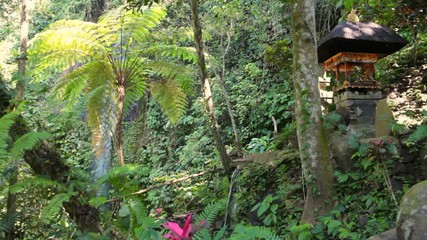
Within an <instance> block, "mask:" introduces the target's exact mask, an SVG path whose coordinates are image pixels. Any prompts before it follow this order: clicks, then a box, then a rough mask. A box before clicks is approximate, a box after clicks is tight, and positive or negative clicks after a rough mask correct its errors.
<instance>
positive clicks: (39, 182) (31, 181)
mask: <svg viewBox="0 0 427 240" xmlns="http://www.w3.org/2000/svg"><path fill="white" fill-rule="evenodd" d="M35 186H36V187H41V188H47V187H49V188H56V189H59V190H61V189H64V186H63V185H62V184H60V183H58V182H57V181H53V180H50V179H47V178H42V177H35V178H27V179H23V180H20V181H19V182H18V183H16V184H14V185H12V186H10V187H9V191H10V192H12V193H19V192H21V191H23V190H25V189H28V188H33V187H35Z"/></svg>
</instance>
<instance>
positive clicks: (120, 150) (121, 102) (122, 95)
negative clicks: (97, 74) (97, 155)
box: [116, 83, 125, 166]
mask: <svg viewBox="0 0 427 240" xmlns="http://www.w3.org/2000/svg"><path fill="white" fill-rule="evenodd" d="M118 94H119V100H118V104H117V111H118V115H119V116H118V119H117V127H116V137H117V139H116V140H117V157H118V158H119V166H123V165H125V159H124V157H123V139H122V137H123V128H122V124H123V107H124V105H125V87H124V85H123V84H120V83H119V87H118Z"/></svg>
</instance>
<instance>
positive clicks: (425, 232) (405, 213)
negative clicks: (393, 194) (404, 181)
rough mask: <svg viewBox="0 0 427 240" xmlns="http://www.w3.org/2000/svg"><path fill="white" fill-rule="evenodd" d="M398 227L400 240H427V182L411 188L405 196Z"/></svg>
mask: <svg viewBox="0 0 427 240" xmlns="http://www.w3.org/2000/svg"><path fill="white" fill-rule="evenodd" d="M396 225H397V226H396V233H397V239H398V240H425V239H427V228H426V226H427V181H423V182H420V183H418V184H416V185H415V186H413V187H411V188H410V189H409V190H408V192H407V193H406V194H405V195H404V196H403V198H402V202H401V204H400V209H399V213H398V214H397V224H396Z"/></svg>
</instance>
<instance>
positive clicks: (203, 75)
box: [191, 0, 231, 176]
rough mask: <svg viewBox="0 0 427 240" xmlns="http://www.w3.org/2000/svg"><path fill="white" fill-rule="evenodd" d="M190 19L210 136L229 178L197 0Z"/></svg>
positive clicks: (227, 159) (227, 158)
mask: <svg viewBox="0 0 427 240" xmlns="http://www.w3.org/2000/svg"><path fill="white" fill-rule="evenodd" d="M191 19H192V23H193V32H194V44H195V46H196V51H197V55H198V57H199V60H198V63H199V74H200V80H201V83H202V88H203V97H204V100H205V105H206V108H207V110H208V113H209V119H210V125H211V129H212V134H213V137H214V140H215V145H216V149H217V150H218V152H219V155H220V158H221V163H222V166H223V167H224V170H225V172H226V174H227V175H228V176H231V161H230V158H229V157H228V155H227V151H226V149H225V146H224V142H223V140H222V134H221V131H220V127H219V124H218V121H217V120H216V117H215V113H214V103H213V99H212V92H211V86H210V83H209V78H208V72H207V70H206V61H205V55H204V53H203V35H202V27H201V25H200V21H199V13H198V0H191Z"/></svg>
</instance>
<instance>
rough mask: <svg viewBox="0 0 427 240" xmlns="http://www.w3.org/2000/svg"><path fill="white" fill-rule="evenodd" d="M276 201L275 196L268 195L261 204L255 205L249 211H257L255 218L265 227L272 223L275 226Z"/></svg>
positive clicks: (277, 206)
mask: <svg viewBox="0 0 427 240" xmlns="http://www.w3.org/2000/svg"><path fill="white" fill-rule="evenodd" d="M276 200H278V197H277V196H274V197H273V195H271V194H269V195H267V196H266V197H265V198H264V200H262V202H260V203H258V204H256V205H255V206H254V207H253V208H252V209H251V211H252V212H253V211H255V210H257V212H256V214H257V216H258V217H259V218H260V219H262V222H263V223H264V225H266V226H270V225H271V224H272V223H273V224H274V225H275V224H276V223H277V216H276V211H277V209H278V208H279V205H278V204H277V203H274V201H276Z"/></svg>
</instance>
